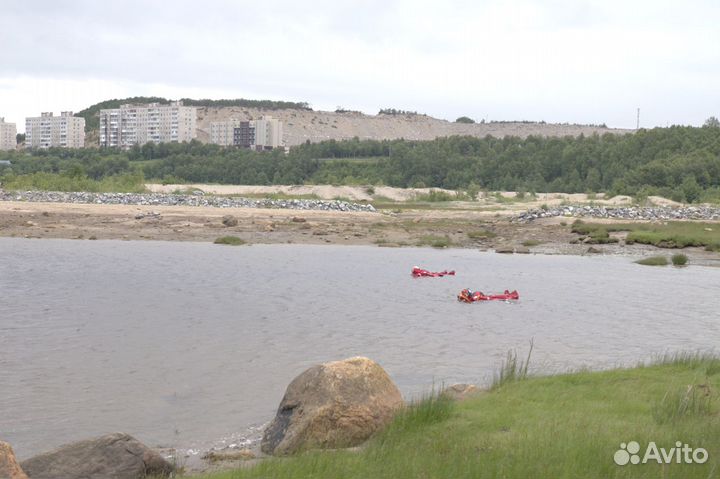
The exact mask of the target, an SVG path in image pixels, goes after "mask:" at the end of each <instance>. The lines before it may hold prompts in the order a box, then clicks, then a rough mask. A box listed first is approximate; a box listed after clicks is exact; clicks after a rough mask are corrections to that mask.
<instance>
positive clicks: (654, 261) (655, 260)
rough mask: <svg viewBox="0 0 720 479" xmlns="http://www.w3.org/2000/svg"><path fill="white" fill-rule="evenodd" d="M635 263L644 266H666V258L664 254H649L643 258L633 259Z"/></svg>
mask: <svg viewBox="0 0 720 479" xmlns="http://www.w3.org/2000/svg"><path fill="white" fill-rule="evenodd" d="M635 262H636V263H637V264H642V265H644V266H667V265H668V260H667V258H666V257H665V256H650V257H648V258H643V259H639V260H637V261H635Z"/></svg>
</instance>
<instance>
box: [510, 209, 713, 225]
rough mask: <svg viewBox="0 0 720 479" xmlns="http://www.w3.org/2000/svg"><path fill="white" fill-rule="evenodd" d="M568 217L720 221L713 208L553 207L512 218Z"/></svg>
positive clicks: (527, 220)
mask: <svg viewBox="0 0 720 479" xmlns="http://www.w3.org/2000/svg"><path fill="white" fill-rule="evenodd" d="M556 216H569V217H577V218H585V217H587V218H612V219H620V220H655V221H668V220H670V221H672V220H720V208H718V207H712V206H683V207H669V206H648V207H641V206H623V207H616V208H613V207H605V206H572V205H567V206H556V207H551V208H542V209H533V210H528V211H526V212H524V213H521V214H520V215H518V216H516V217H515V218H514V221H517V222H520V223H527V222H529V221H533V220H536V219H538V218H552V217H556Z"/></svg>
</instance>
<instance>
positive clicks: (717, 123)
mask: <svg viewBox="0 0 720 479" xmlns="http://www.w3.org/2000/svg"><path fill="white" fill-rule="evenodd" d="M703 126H705V127H708V128H720V120H718V119H717V118H715V117H714V116H711V117H710V118H708V119H707V120H705V123H704V124H703Z"/></svg>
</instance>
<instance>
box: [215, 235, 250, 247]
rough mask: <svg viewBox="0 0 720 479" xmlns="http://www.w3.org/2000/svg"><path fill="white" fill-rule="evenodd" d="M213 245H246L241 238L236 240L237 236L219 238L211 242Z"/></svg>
mask: <svg viewBox="0 0 720 479" xmlns="http://www.w3.org/2000/svg"><path fill="white" fill-rule="evenodd" d="M213 243H215V244H227V245H231V246H240V245H244V244H247V241H245V240H244V239H242V238H238V237H237V236H221V237H220V238H217V239H216V240H215V241H213Z"/></svg>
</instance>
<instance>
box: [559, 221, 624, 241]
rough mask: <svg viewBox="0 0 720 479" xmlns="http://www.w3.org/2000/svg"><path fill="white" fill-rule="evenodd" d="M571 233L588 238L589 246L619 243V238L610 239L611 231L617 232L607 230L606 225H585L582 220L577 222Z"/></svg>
mask: <svg viewBox="0 0 720 479" xmlns="http://www.w3.org/2000/svg"><path fill="white" fill-rule="evenodd" d="M570 231H571V232H573V233H577V234H579V235H583V236H586V237H588V238H589V240H588V241H585V242H586V243H588V244H607V243H617V242H618V239H617V238H612V237H610V231H615V230H611V229H609V228H607V227H606V225H600V224H591V223H585V222H583V221H581V220H577V221H575V222H574V223H573V225H572V228H571V229H570Z"/></svg>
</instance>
